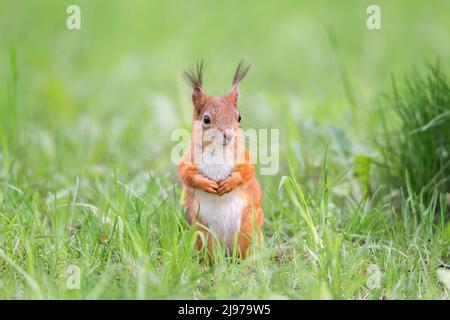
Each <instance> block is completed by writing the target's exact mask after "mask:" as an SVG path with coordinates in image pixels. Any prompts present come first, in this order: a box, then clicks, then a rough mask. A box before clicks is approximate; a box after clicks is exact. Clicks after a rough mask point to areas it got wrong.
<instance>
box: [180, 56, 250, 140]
mask: <svg viewBox="0 0 450 320" xmlns="http://www.w3.org/2000/svg"><path fill="white" fill-rule="evenodd" d="M249 69H250V65H245V64H244V63H243V62H242V61H241V62H239V64H238V66H237V68H236V71H235V73H234V77H233V83H232V86H231V90H230V92H229V93H228V95H226V96H208V95H207V94H206V93H205V91H204V90H203V87H202V85H203V83H202V80H203V70H204V63H203V61H201V62H198V63H197V67H196V69H195V70H187V71H185V72H184V74H183V77H184V80H185V81H186V82H187V84H188V85H189V86H191V87H192V89H193V92H192V102H193V103H194V123H197V124H200V123H201V126H202V129H203V130H202V131H203V132H206V131H209V132H211V131H214V132H215V134H218V135H220V136H221V137H223V141H222V142H223V144H224V145H227V144H229V143H230V142H231V141H232V140H233V138H234V136H235V135H236V132H237V130H238V129H239V128H240V121H241V116H240V115H239V110H238V108H237V101H238V96H239V83H240V82H241V80H242V79H244V77H245V76H246V74H247V72H248V70H249Z"/></svg>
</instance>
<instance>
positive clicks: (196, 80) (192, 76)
mask: <svg viewBox="0 0 450 320" xmlns="http://www.w3.org/2000/svg"><path fill="white" fill-rule="evenodd" d="M204 67H205V64H204V62H203V60H200V61H197V67H196V69H195V70H186V71H184V73H183V79H184V81H186V83H187V84H188V85H189V86H190V87H192V89H193V90H194V91H193V92H192V102H193V103H194V107H195V109H196V110H200V109H201V108H202V107H203V105H204V103H205V100H206V98H207V95H206V94H205V92H204V91H203V88H202V81H203V70H204Z"/></svg>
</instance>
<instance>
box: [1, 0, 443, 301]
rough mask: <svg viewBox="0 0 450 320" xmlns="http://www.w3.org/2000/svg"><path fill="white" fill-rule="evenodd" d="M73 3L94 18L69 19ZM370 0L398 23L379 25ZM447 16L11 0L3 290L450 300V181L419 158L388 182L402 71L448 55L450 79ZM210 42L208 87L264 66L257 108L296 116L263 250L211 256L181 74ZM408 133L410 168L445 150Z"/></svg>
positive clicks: (245, 122) (38, 295)
mask: <svg viewBox="0 0 450 320" xmlns="http://www.w3.org/2000/svg"><path fill="white" fill-rule="evenodd" d="M71 4H77V5H78V6H79V7H80V8H81V29H80V30H69V29H67V28H66V19H67V17H68V16H69V14H67V13H66V9H67V7H68V6H69V5H71ZM370 4H377V5H379V7H380V8H381V21H382V29H381V30H368V28H367V26H366V19H367V17H368V15H367V13H366V9H367V7H368V6H369V5H370ZM449 12H450V3H449V2H448V1H444V0H442V1H437V0H436V1H433V2H427V1H416V2H414V3H412V2H411V1H406V0H402V1H395V2H393V1H381V0H377V1H365V0H363V1H339V2H332V1H308V2H307V1H256V0H254V1H245V2H244V1H234V0H233V1H220V2H219V1H160V2H157V1H138V0H136V1H125V0H123V1H118V0H115V1H89V0H76V1H75V0H74V1H66V0H62V1H51V0H45V1H39V2H38V1H32V0H26V1H7V0H0V299H66V298H67V299H115V298H117V299H169V298H172V299H220V298H222V299H227V298H230V299H237V298H249V299H448V298H449V288H446V287H445V285H444V284H443V283H442V282H441V281H439V279H438V274H437V270H438V266H439V265H441V264H442V263H449V259H450V223H449V209H448V204H447V202H448V200H447V195H448V194H446V193H447V192H449V191H450V190H449V189H442V185H432V187H431V188H428V189H427V193H424V192H421V190H418V189H417V187H414V185H413V184H411V183H410V181H413V182H415V181H416V179H414V177H415V174H418V172H419V171H416V170H409V171H408V170H405V171H406V172H405V174H404V175H403V171H402V163H400V165H398V166H397V167H400V170H399V172H400V180H401V181H402V182H404V183H403V184H402V183H397V181H395V182H392V183H390V181H393V180H392V179H389V178H385V176H386V175H385V174H384V173H383V169H382V166H380V165H379V164H380V163H382V162H383V161H382V160H381V158H382V157H383V152H380V143H381V142H380V141H386V140H389V141H392V142H395V141H396V140H395V139H389V134H391V133H390V132H393V131H392V130H394V129H396V128H398V127H399V123H401V121H402V119H401V117H396V114H395V111H392V110H391V109H390V106H391V103H390V102H389V101H391V100H389V98H386V96H388V97H390V96H392V95H393V93H392V92H393V86H392V83H393V79H395V83H396V84H398V86H399V87H400V89H399V90H401V89H402V88H404V87H407V82H406V81H404V77H405V76H408V75H409V76H410V77H411V76H412V75H414V73H412V72H413V71H414V70H417V72H418V74H424V73H425V74H426V72H427V70H428V69H427V67H426V64H427V63H429V64H432V65H435V63H436V61H437V60H439V61H440V68H441V69H442V72H444V73H446V74H447V75H450V73H449V72H450V60H449V57H450V41H449V39H450V20H449V19H448V13H449ZM199 58H203V59H204V60H205V61H206V72H205V79H204V82H205V88H206V91H207V92H208V93H210V94H211V95H223V94H226V93H227V92H228V90H229V88H230V85H231V80H232V76H233V71H234V69H235V67H236V65H237V63H238V62H239V60H240V59H241V58H243V59H245V60H246V61H248V62H249V63H251V64H252V69H251V70H250V72H249V74H248V76H247V78H246V79H245V80H243V82H242V84H241V88H240V89H241V92H240V102H239V108H240V113H241V115H242V122H241V124H242V126H243V127H244V128H267V129H279V137H280V150H279V151H280V153H279V170H278V171H277V173H276V174H273V175H260V176H259V181H260V183H261V187H262V191H263V210H264V216H265V218H264V227H263V233H264V243H263V245H261V246H259V245H256V244H255V245H254V260H256V263H255V261H250V260H245V261H235V260H234V259H231V258H225V257H224V258H223V259H221V261H219V262H218V263H217V264H215V265H212V266H209V265H206V264H204V263H200V262H199V256H198V254H197V252H196V250H195V248H194V243H195V238H196V234H195V232H194V230H192V228H190V227H189V225H188V223H187V221H186V219H185V214H184V210H183V205H182V201H181V198H182V185H181V183H180V182H179V178H178V175H177V174H178V173H177V164H176V163H173V162H172V161H171V151H172V148H173V147H174V146H175V144H176V141H173V139H171V134H172V132H173V131H174V130H175V129H178V128H185V129H190V128H191V125H192V123H191V122H192V103H191V91H190V88H189V87H188V86H187V85H186V84H185V83H184V82H183V80H182V77H181V74H182V71H183V70H184V69H185V68H187V67H192V66H194V64H195V62H196V61H197V59H199ZM419 89H420V88H419ZM442 94H443V95H444V96H445V95H447V96H448V95H449V93H448V88H447V89H445V90H444V91H443V93H442ZM425 100H426V98H424V101H425ZM420 101H422V100H420ZM448 101H449V100H447V102H448ZM419 108H420V105H419ZM447 110H450V109H449V105H448V104H447ZM414 114H415V113H414ZM442 114H443V116H442V117H439V118H438V120H439V123H440V124H441V125H442V121H447V122H446V123H450V121H449V120H448V119H449V117H448V114H449V113H448V112H447V113H442ZM444 123H445V122H444ZM433 125H434V123H433ZM449 127H450V126H447V131H440V132H443V135H444V136H442V139H443V141H444V143H443V146H444V149H443V150H442V153H443V159H444V160H443V161H444V162H442V161H441V162H439V163H438V165H437V166H438V168H437V169H438V170H439V169H440V168H441V167H442V168H448V167H449V163H450V160H449V156H448V154H449V152H448V150H450V141H449V140H450V137H448V136H446V135H447V134H448V132H449V131H448V128H449ZM412 129H414V128H412ZM424 130H425V129H424ZM438 135H439V133H438ZM383 137H385V138H384V139H383ZM386 137H387V138H386ZM438 138H439V137H438ZM438 138H436V139H438ZM380 139H381V140H380ZM411 141H416V140H411ZM430 143H431V142H430ZM396 146H397V145H394V146H393V148H392V149H390V150H397V151H398V150H399V149H398V148H400V146H402V149H400V150H401V151H404V153H407V155H409V160H410V161H409V162H408V163H409V165H410V166H412V167H414V165H416V166H417V167H418V168H420V167H421V164H420V163H414V157H411V156H412V155H414V152H417V153H419V152H422V154H420V155H421V156H422V157H419V156H418V159H424V158H425V159H428V158H430V157H431V156H430V157H428V158H427V156H426V154H425V157H424V152H430V150H429V149H426V148H417V149H416V148H415V146H414V145H412V146H409V147H408V148H409V149H407V148H406V147H403V146H405V144H400V142H399V144H398V148H397V147H396ZM446 147H448V148H447V149H446ZM381 150H386V149H381ZM416 150H417V151H416ZM424 150H425V151H424ZM431 151H433V150H431ZM445 152H447V153H446V155H445ZM418 155H419V154H418ZM411 158H412V160H411ZM421 161H422V160H421ZM427 165H428V164H427V163H425V164H424V166H427ZM408 168H410V167H408ZM257 169H259V166H258V165H257ZM257 172H258V173H259V172H260V171H259V170H257ZM420 172H421V173H422V172H425V173H424V175H425V177H426V176H427V175H426V170H421V171H420ZM447 172H448V171H447ZM411 176H412V178H411ZM443 179H444V181H445V179H447V180H446V181H447V186H448V181H449V179H450V177H448V176H444V177H443ZM416 184H417V183H416ZM408 186H411V187H410V188H409V187H408ZM419 186H420V183H419ZM78 279H79V281H78Z"/></svg>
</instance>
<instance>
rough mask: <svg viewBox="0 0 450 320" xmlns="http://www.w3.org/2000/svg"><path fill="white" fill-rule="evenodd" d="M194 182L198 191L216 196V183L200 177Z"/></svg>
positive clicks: (217, 186)
mask: <svg viewBox="0 0 450 320" xmlns="http://www.w3.org/2000/svg"><path fill="white" fill-rule="evenodd" d="M195 180H196V185H197V187H198V188H199V189H200V190H203V191H205V192H209V193H214V194H217V189H218V188H219V185H218V184H217V182H215V181H213V180H210V179H208V178H205V177H203V176H201V175H198V176H197V177H196V179H195Z"/></svg>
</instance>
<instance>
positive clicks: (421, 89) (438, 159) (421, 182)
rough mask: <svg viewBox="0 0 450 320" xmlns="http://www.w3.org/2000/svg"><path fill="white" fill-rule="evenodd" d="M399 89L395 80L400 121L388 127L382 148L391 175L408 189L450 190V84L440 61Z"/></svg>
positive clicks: (394, 105) (393, 107) (393, 99)
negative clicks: (391, 127) (393, 127)
mask: <svg viewBox="0 0 450 320" xmlns="http://www.w3.org/2000/svg"><path fill="white" fill-rule="evenodd" d="M405 82H406V87H407V89H406V90H402V91H400V92H399V89H398V88H397V84H396V82H395V81H394V83H393V91H394V93H393V94H392V97H390V108H389V109H388V111H391V112H393V113H394V114H395V115H396V116H397V118H398V120H399V121H398V122H397V124H396V126H395V127H396V129H393V130H391V131H385V133H384V135H382V139H380V140H382V143H381V147H380V151H381V156H382V158H383V161H382V166H383V167H384V169H385V171H386V175H387V179H388V180H391V182H390V183H391V184H392V185H394V186H396V187H401V188H403V189H404V190H405V189H406V188H407V182H408V183H409V187H410V188H411V189H412V190H413V191H414V192H416V193H419V192H421V191H423V192H424V193H425V194H428V195H430V194H431V193H432V192H433V190H440V191H442V192H446V191H449V190H450V154H449V150H450V84H449V82H448V79H447V76H446V74H445V73H443V72H442V70H441V67H440V66H439V64H436V65H435V66H430V67H428V70H427V74H426V75H421V74H418V73H417V72H416V73H414V74H412V75H411V76H409V77H408V78H407V79H406V81H405Z"/></svg>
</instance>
